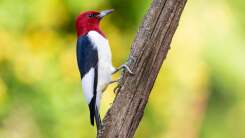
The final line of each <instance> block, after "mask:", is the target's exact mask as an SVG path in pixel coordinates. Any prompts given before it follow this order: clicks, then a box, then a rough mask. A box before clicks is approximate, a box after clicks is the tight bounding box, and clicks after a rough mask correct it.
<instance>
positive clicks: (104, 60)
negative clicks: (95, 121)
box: [88, 31, 115, 105]
mask: <svg viewBox="0 0 245 138" xmlns="http://www.w3.org/2000/svg"><path fill="white" fill-rule="evenodd" d="M88 36H89V38H90V39H91V40H92V42H93V43H94V44H95V46H96V48H97V50H98V58H99V61H98V82H97V97H100V96H101V93H102V91H103V89H105V88H106V86H107V85H108V84H109V83H110V81H111V76H112V72H113V71H115V68H114V67H113V66H112V60H111V49H110V46H109V43H108V40H107V39H105V38H104V37H103V36H102V35H100V34H99V33H97V32H96V31H90V32H89V33H88ZM99 99H100V98H97V99H96V103H97V105H98V104H99V101H98V100H99Z"/></svg>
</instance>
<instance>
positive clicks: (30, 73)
mask: <svg viewBox="0 0 245 138" xmlns="http://www.w3.org/2000/svg"><path fill="white" fill-rule="evenodd" d="M150 2H151V1H150V0H144V1H141V0H35V1H34V0H0V137H1V138H90V137H95V134H96V129H95V127H91V126H90V124H89V123H90V122H89V112H88V107H87V104H86V102H85V99H84V98H83V95H82V90H81V83H80V78H79V73H78V69H77V65H76V57H75V45H76V33H75V30H74V28H75V27H74V19H75V17H76V16H77V15H78V14H79V13H80V12H81V11H85V10H91V9H93V10H102V9H108V8H114V9H115V10H116V11H115V12H114V13H113V14H111V15H110V16H108V17H106V18H105V19H104V20H103V22H102V24H101V27H102V29H103V31H104V32H105V33H106V34H107V37H108V38H109V41H110V44H111V49H112V53H113V64H114V65H115V66H119V65H120V64H121V63H124V62H125V60H126V59H127V56H128V53H129V51H130V45H131V43H132V41H133V39H134V37H135V34H136V32H137V29H138V26H139V25H140V23H141V21H142V19H143V16H144V14H145V13H146V11H147V9H148V7H149V5H150ZM244 44H245V1H244V0H233V1H231V0H189V1H188V3H187V5H186V8H185V10H184V12H183V15H182V18H181V21H180V25H179V27H178V30H177V32H176V34H175V36H174V38H173V42H172V44H171V50H170V51H169V54H168V56H167V59H166V61H165V62H164V64H163V67H162V69H161V71H160V74H159V76H158V78H157V81H156V83H155V86H154V88H153V91H152V94H151V96H150V99H149V103H148V104H147V107H146V111H145V115H144V118H143V120H142V122H141V123H140V126H139V129H138V130H137V132H136V136H135V137H136V138H245V131H244V130H245V61H244V60H245V46H244ZM117 77H119V75H115V76H114V78H117ZM113 87H115V85H114V86H111V87H109V88H108V90H107V91H106V92H105V94H104V96H103V100H102V109H101V112H102V116H103V115H104V114H105V112H106V110H107V109H108V108H109V107H110V105H111V103H112V100H113V97H114V93H113V92H112V89H113Z"/></svg>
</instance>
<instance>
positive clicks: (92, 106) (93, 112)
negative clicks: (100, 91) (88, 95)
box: [89, 97, 95, 126]
mask: <svg viewBox="0 0 245 138" xmlns="http://www.w3.org/2000/svg"><path fill="white" fill-rule="evenodd" d="M89 111H90V123H91V125H92V126H94V117H95V98H94V97H93V98H92V100H91V102H90V103H89Z"/></svg>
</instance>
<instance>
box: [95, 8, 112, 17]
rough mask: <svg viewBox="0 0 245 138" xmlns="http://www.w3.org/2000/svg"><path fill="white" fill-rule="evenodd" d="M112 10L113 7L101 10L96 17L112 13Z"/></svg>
mask: <svg viewBox="0 0 245 138" xmlns="http://www.w3.org/2000/svg"><path fill="white" fill-rule="evenodd" d="M113 11H114V9H110V10H104V11H101V12H100V14H99V15H98V17H99V18H100V19H102V18H103V17H104V16H106V15H108V14H110V13H112V12H113Z"/></svg>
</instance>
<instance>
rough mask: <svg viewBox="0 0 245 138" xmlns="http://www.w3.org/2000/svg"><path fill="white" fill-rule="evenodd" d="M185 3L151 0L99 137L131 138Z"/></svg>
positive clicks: (182, 1) (174, 0)
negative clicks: (132, 73)
mask: <svg viewBox="0 0 245 138" xmlns="http://www.w3.org/2000/svg"><path fill="white" fill-rule="evenodd" d="M186 1H187V0H153V2H152V5H151V7H150V9H149V10H148V13H147V14H146V16H145V18H144V21H143V23H142V25H141V27H140V29H139V31H138V33H137V36H136V38H135V40H134V42H133V44H132V49H131V53H130V58H129V67H130V68H131V69H132V70H133V72H134V73H135V75H134V76H131V75H129V74H128V73H124V75H123V80H122V82H121V88H120V89H119V92H118V95H117V96H116V98H115V100H114V103H113V105H112V107H111V108H110V109H109V110H108V112H107V114H106V116H105V118H104V120H103V127H102V129H101V130H100V131H99V132H98V136H97V137H99V138H115V137H120V138H121V137H122V138H128V137H133V136H134V133H135V131H136V129H137V127H138V125H139V122H140V120H141V119H142V116H143V114H144V109H145V106H146V103H147V101H148V98H149V95H150V92H151V89H152V87H153V85H154V82H155V80H156V77H157V75H158V72H159V70H160V68H161V65H162V63H163V60H164V59H165V58H166V55H167V53H168V50H169V48H170V43H171V40H172V37H173V35H174V33H175V31H176V28H177V26H178V22H179V19H180V15H181V13H182V11H183V9H184V6H185V3H186Z"/></svg>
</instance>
